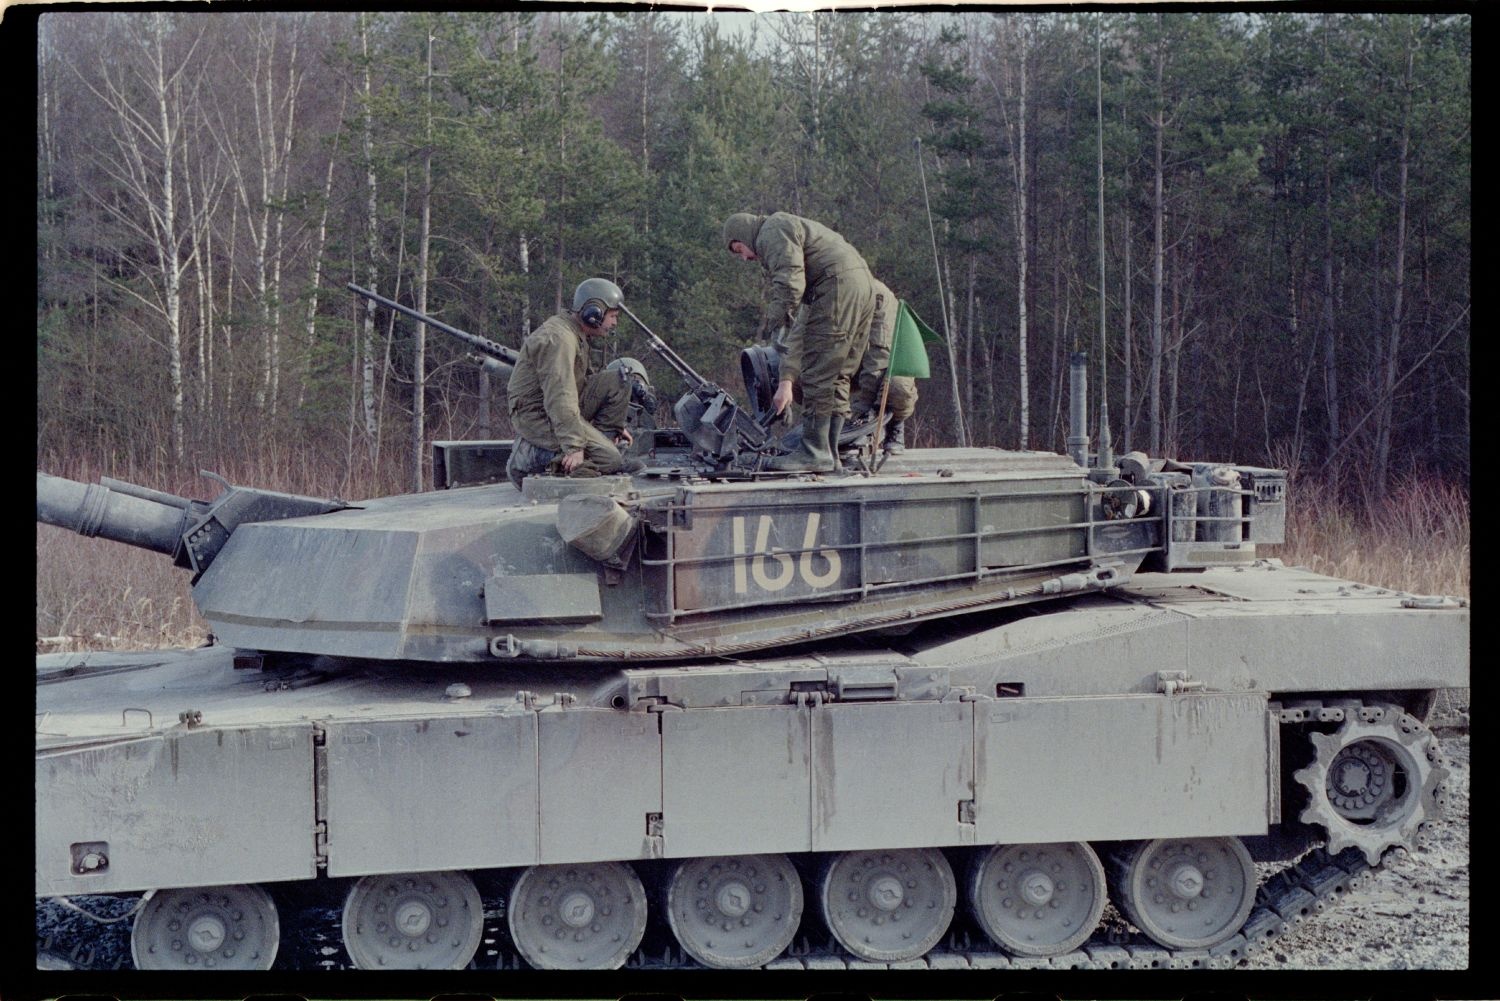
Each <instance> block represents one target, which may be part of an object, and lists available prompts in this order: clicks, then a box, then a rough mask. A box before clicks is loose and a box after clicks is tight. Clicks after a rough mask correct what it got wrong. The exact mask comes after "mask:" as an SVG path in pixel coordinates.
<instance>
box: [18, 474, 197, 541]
mask: <svg viewBox="0 0 1500 1001" xmlns="http://www.w3.org/2000/svg"><path fill="white" fill-rule="evenodd" d="M151 492H152V493H159V491H151ZM191 503H192V502H191V501H188V500H187V499H186V498H182V497H176V496H174V495H172V494H161V495H160V498H153V497H144V496H140V495H137V494H134V493H126V492H124V491H122V490H116V489H112V488H111V487H109V486H105V485H103V484H89V483H77V482H75V481H73V480H68V479H64V478H63V477H61V476H51V475H49V474H47V473H41V472H39V473H37V474H36V520H37V521H40V522H45V523H46V524H48V525H57V526H58V527H60V528H66V529H70V530H72V531H74V532H77V533H78V534H79V535H83V536H88V537H90V538H92V537H94V536H102V537H104V538H106V539H109V540H111V541H112V542H123V543H125V544H126V545H127V546H136V547H138V548H140V549H150V550H152V551H154V552H158V553H166V554H167V555H169V556H170V555H172V554H173V553H174V552H175V551H176V549H177V546H178V543H179V541H180V540H181V538H182V533H183V530H184V528H185V527H186V522H187V519H188V516H189V509H190V505H191Z"/></svg>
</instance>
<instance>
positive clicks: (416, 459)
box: [411, 28, 434, 492]
mask: <svg viewBox="0 0 1500 1001" xmlns="http://www.w3.org/2000/svg"><path fill="white" fill-rule="evenodd" d="M433 41H434V38H433V34H432V29H430V28H429V29H428V32H427V80H426V82H427V97H426V101H427V109H426V110H427V121H426V135H425V140H426V144H425V146H424V147H423V150H422V223H421V226H422V229H421V232H420V234H419V235H418V236H417V282H416V285H417V288H416V292H417V312H419V313H426V312H427V259H428V249H429V246H430V244H431V240H432V44H433ZM415 354H416V358H415V360H414V361H413V363H412V405H411V417H412V428H411V432H412V489H413V490H415V491H417V492H421V491H422V490H424V489H425V488H426V483H427V477H426V475H425V460H426V458H427V456H426V442H425V438H426V429H425V423H426V418H427V414H426V399H425V397H426V392H427V371H426V370H427V324H425V323H420V322H419V323H418V324H417V343H416V348H415Z"/></svg>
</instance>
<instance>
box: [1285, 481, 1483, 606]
mask: <svg viewBox="0 0 1500 1001" xmlns="http://www.w3.org/2000/svg"><path fill="white" fill-rule="evenodd" d="M1290 491H1291V494H1290V497H1289V498H1288V500H1287V526H1286V538H1287V542H1286V545H1284V546H1278V547H1275V549H1273V550H1272V554H1273V555H1275V556H1277V557H1279V558H1280V559H1281V560H1282V561H1284V562H1285V563H1288V564H1291V565H1296V566H1305V567H1307V568H1309V569H1311V570H1316V571H1317V572H1318V573H1322V574H1327V575H1329V576H1330V577H1339V578H1342V579H1345V580H1353V581H1359V582H1361V583H1364V584H1374V585H1376V586H1377V587H1386V588H1391V589H1393V590H1397V591H1408V592H1411V593H1413V594H1443V595H1452V596H1454V597H1460V598H1467V597H1468V596H1469V563H1470V559H1469V495H1468V493H1467V492H1466V491H1465V490H1463V489H1462V488H1460V487H1457V486H1454V485H1451V484H1445V483H1435V482H1432V481H1428V480H1420V479H1415V478H1412V479H1407V480H1404V481H1402V482H1399V483H1397V484H1396V485H1395V486H1394V487H1393V488H1392V489H1391V491H1390V492H1389V494H1388V495H1387V496H1386V499H1385V501H1384V502H1382V503H1380V504H1378V505H1375V506H1373V507H1371V508H1368V509H1360V508H1356V507H1352V506H1350V505H1349V504H1347V503H1343V502H1340V501H1339V500H1338V499H1337V492H1336V491H1335V490H1333V489H1331V488H1330V487H1329V485H1328V484H1325V483H1322V482H1319V481H1316V480H1310V479H1301V478H1296V477H1294V478H1293V479H1292V480H1291V485H1290Z"/></svg>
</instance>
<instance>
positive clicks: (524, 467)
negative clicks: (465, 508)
mask: <svg viewBox="0 0 1500 1001" xmlns="http://www.w3.org/2000/svg"><path fill="white" fill-rule="evenodd" d="M624 301H625V295H624V293H622V292H621V291H620V288H619V286H618V285H616V284H615V283H614V282H612V281H610V280H609V279H607V278H590V279H588V280H587V281H585V282H583V283H582V284H580V285H579V286H578V288H577V289H576V290H575V291H574V293H573V308H572V309H571V310H568V311H565V312H562V313H558V314H557V315H556V316H552V317H549V318H548V319H547V321H546V322H545V323H543V324H542V325H541V326H540V327H537V328H536V330H534V331H532V332H531V334H530V335H529V336H528V337H527V338H526V340H525V341H524V342H523V343H522V345H521V351H520V355H521V357H520V359H519V360H518V361H517V362H516V368H515V371H514V372H512V373H511V376H510V383H509V386H508V388H507V390H506V396H507V405H508V407H509V409H510V422H511V426H512V427H513V428H514V429H515V432H516V443H515V447H514V448H513V449H512V450H511V455H510V463H509V465H508V466H507V467H506V474H507V475H508V476H509V477H510V481H511V483H513V484H515V486H516V488H517V489H519V488H520V486H521V481H522V480H523V479H524V478H525V477H527V476H536V475H547V476H600V475H607V474H611V473H635V472H639V471H640V470H641V469H643V468H644V467H645V464H644V463H643V462H641V461H640V460H639V459H627V458H625V457H624V456H623V455H622V454H621V452H620V448H619V446H620V445H622V444H623V445H629V444H630V442H631V436H630V431H629V430H628V429H627V428H626V426H625V424H626V418H627V416H628V415H629V411H630V394H631V382H630V378H629V376H628V374H627V373H626V372H625V371H624V370H623V369H621V368H618V367H616V368H607V369H603V370H600V371H594V370H593V369H592V368H591V366H590V358H589V341H590V340H592V339H594V338H599V337H605V336H608V335H609V334H610V333H611V332H612V331H613V330H614V328H615V325H616V324H617V323H618V322H619V319H620V306H621V305H622V304H623V303H624Z"/></svg>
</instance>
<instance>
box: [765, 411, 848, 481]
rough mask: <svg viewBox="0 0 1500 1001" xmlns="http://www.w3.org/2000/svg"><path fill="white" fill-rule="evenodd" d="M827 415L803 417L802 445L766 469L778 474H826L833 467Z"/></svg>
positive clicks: (771, 462) (778, 458) (780, 457)
mask: <svg viewBox="0 0 1500 1001" xmlns="http://www.w3.org/2000/svg"><path fill="white" fill-rule="evenodd" d="M829 420H830V418H829V416H828V415H827V414H803V415H802V443H801V444H799V445H798V446H797V447H796V448H795V449H793V450H792V451H791V453H790V454H788V455H783V456H779V457H777V458H775V459H772V460H771V461H770V462H768V463H767V464H766V468H767V469H769V470H771V471H773V472H777V473H826V472H828V470H829V469H830V468H832V465H833V457H832V456H831V455H829V454H828V425H829Z"/></svg>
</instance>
